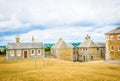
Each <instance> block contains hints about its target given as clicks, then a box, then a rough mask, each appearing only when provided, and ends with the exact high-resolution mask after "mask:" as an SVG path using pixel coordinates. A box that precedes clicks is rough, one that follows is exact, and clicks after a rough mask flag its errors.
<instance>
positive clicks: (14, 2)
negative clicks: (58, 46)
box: [0, 0, 120, 45]
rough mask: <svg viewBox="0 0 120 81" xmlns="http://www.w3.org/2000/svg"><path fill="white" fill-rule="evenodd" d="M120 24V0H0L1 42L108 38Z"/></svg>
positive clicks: (45, 41) (2, 43)
mask: <svg viewBox="0 0 120 81" xmlns="http://www.w3.org/2000/svg"><path fill="white" fill-rule="evenodd" d="M118 26H120V0H0V45H6V44H7V43H8V42H15V38H16V37H20V42H31V39H32V36H34V37H35V42H44V43H54V42H56V41H57V40H58V38H63V39H64V40H65V41H66V42H69V43H71V42H82V41H84V40H85V36H86V34H89V35H90V36H91V39H93V40H94V41H96V42H105V35H104V34H105V33H106V32H108V31H110V30H112V29H114V28H116V27H118Z"/></svg>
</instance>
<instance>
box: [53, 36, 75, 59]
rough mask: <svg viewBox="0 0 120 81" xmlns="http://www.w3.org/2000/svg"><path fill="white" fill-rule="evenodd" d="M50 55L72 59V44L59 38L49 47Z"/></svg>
mask: <svg viewBox="0 0 120 81" xmlns="http://www.w3.org/2000/svg"><path fill="white" fill-rule="evenodd" d="M51 55H53V56H55V57H56V58H60V59H64V60H68V61H73V46H72V45H71V44H68V43H66V42H65V41H64V40H63V39H62V38H60V39H59V40H58V42H56V43H55V45H53V46H52V47H51Z"/></svg>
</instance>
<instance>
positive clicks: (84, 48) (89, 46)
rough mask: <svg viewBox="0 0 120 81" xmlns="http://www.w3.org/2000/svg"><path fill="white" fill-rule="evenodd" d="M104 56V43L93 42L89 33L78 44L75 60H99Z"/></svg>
mask: <svg viewBox="0 0 120 81" xmlns="http://www.w3.org/2000/svg"><path fill="white" fill-rule="evenodd" d="M104 57H105V43H101V42H94V41H93V40H91V38H90V36H89V35H87V36H86V37H85V41H83V42H82V43H81V44H80V45H79V46H78V56H77V59H76V60H77V61H92V60H100V59H104Z"/></svg>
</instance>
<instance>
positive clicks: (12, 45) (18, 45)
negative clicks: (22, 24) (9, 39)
mask: <svg viewBox="0 0 120 81" xmlns="http://www.w3.org/2000/svg"><path fill="white" fill-rule="evenodd" d="M6 48H7V49H32V48H43V43H42V42H41V43H8V44H7V46H6Z"/></svg>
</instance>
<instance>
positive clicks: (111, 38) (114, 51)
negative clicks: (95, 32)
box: [105, 27, 120, 60]
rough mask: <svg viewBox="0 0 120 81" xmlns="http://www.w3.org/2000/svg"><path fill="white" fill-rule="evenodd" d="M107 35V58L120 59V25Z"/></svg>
mask: <svg viewBox="0 0 120 81" xmlns="http://www.w3.org/2000/svg"><path fill="white" fill-rule="evenodd" d="M105 35H106V60H117V59H120V27H118V28H115V29H113V30H111V31H109V32H107V33H105Z"/></svg>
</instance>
